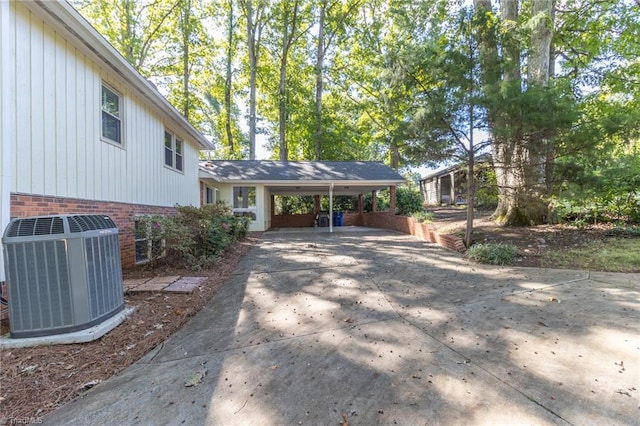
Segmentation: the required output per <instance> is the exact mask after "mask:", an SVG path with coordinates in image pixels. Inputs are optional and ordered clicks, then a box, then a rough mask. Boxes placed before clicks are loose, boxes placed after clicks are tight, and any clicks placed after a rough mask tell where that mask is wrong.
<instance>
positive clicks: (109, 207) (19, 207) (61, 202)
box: [10, 193, 176, 268]
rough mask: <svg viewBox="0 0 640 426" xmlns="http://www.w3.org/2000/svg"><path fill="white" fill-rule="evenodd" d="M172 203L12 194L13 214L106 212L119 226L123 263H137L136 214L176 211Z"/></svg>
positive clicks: (42, 214)
mask: <svg viewBox="0 0 640 426" xmlns="http://www.w3.org/2000/svg"><path fill="white" fill-rule="evenodd" d="M175 213H176V209H175V208H173V207H159V206H145V205H140V204H127V203H112V202H106V201H91V200H82V199H77V198H63V197H47V196H41V195H28V194H14V193H12V194H11V213H10V214H11V217H12V218H15V217H26V216H49V215H62V214H106V215H107V216H109V217H110V218H111V220H113V221H114V223H115V224H116V226H117V227H118V240H119V244H120V252H121V258H122V267H123V268H126V267H131V266H133V265H134V264H135V236H134V223H135V217H136V216H139V215H145V214H150V215H164V216H168V215H173V214H175Z"/></svg>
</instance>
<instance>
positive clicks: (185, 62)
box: [182, 0, 191, 120]
mask: <svg viewBox="0 0 640 426" xmlns="http://www.w3.org/2000/svg"><path fill="white" fill-rule="evenodd" d="M190 20H191V0H185V3H184V7H183V8H182V96H183V97H184V105H183V110H182V115H183V116H184V118H186V119H187V120H189V110H190V109H191V105H190V104H189V77H190V75H189V71H190V69H189V47H190V45H191V40H190V38H191V23H190V22H189V21H190Z"/></svg>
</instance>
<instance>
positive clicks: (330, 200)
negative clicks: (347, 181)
mask: <svg viewBox="0 0 640 426" xmlns="http://www.w3.org/2000/svg"><path fill="white" fill-rule="evenodd" d="M329 232H333V182H332V183H331V185H329Z"/></svg>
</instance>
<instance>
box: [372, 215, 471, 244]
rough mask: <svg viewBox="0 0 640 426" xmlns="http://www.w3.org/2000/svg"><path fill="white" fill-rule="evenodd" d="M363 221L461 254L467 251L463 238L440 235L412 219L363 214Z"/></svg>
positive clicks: (428, 226) (426, 225)
mask: <svg viewBox="0 0 640 426" xmlns="http://www.w3.org/2000/svg"><path fill="white" fill-rule="evenodd" d="M363 219H364V220H363V225H364V226H371V227H374V228H384V229H393V230H394V231H399V232H402V233H404V234H410V235H415V236H416V237H419V238H422V239H423V240H426V241H430V242H432V243H436V244H438V245H441V246H442V247H445V248H448V249H450V250H454V251H457V252H460V253H464V252H465V251H466V250H467V249H466V247H465V245H464V241H462V239H461V238H459V237H457V236H455V235H452V234H439V233H438V232H436V230H435V229H433V228H432V227H431V226H430V225H428V224H424V223H419V222H416V221H415V220H414V219H413V218H411V217H407V216H397V215H395V214H393V213H391V212H370V213H363Z"/></svg>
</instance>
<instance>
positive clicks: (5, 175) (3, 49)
mask: <svg viewBox="0 0 640 426" xmlns="http://www.w3.org/2000/svg"><path fill="white" fill-rule="evenodd" d="M10 11H11V9H10V6H9V3H7V2H5V1H0V64H7V63H10V61H13V58H14V57H15V50H14V43H13V32H12V31H11V30H10V28H12V23H13V19H11V14H10ZM14 81H15V76H14V75H13V69H12V68H11V67H6V66H3V65H0V236H2V234H4V229H5V227H6V226H7V224H8V223H9V215H10V211H9V205H10V202H11V198H10V192H11V183H12V182H13V173H14V169H15V165H14V163H13V154H12V149H13V142H12V141H13V140H14V139H15V133H14V131H15V129H14V127H13V125H12V124H13V117H14V116H15V115H14V113H13V111H12V109H11V107H12V105H13V103H14V102H15V93H14V92H13V91H11V90H10V89H11V87H12V84H13V83H14ZM4 280H5V274H4V257H3V254H2V244H0V282H2V281H4Z"/></svg>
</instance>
